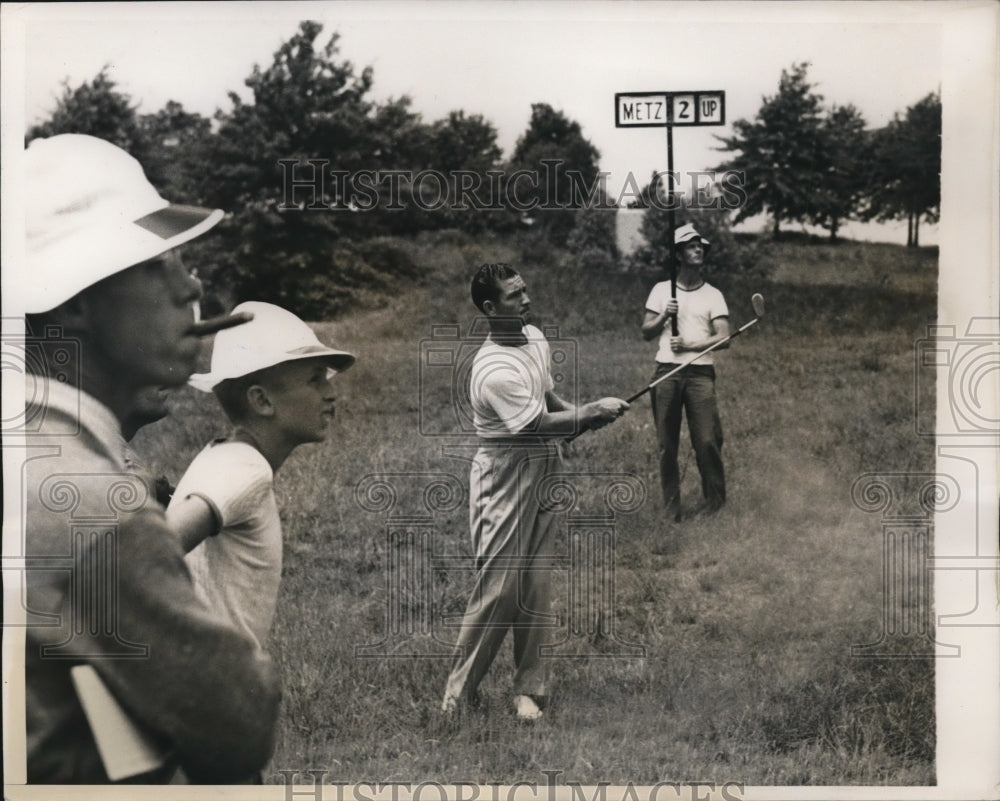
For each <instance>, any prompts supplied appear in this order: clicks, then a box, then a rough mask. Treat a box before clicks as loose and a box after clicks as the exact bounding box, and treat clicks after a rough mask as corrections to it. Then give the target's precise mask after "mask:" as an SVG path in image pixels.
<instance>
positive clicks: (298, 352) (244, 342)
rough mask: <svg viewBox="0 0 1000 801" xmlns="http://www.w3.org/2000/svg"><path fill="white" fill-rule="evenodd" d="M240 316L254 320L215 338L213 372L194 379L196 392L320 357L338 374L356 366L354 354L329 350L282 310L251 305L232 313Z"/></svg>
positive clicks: (238, 308) (197, 375)
mask: <svg viewBox="0 0 1000 801" xmlns="http://www.w3.org/2000/svg"><path fill="white" fill-rule="evenodd" d="M239 312H250V313H251V314H253V320H251V321H250V322H248V323H243V324H242V325H238V326H236V327H234V328H227V329H225V330H224V331H220V332H219V333H218V334H216V335H215V343H214V344H213V345H212V372H210V373H195V374H194V375H193V376H191V378H190V379H188V383H189V384H190V385H191V386H193V387H194V388H195V389H200V390H201V391H202V392H211V391H212V390H213V389H214V388H215V386H216V385H217V384H219V383H220V382H221V381H225V380H226V379H229V378H240V377H241V376H245V375H249V374H250V373H256V372H257V371H258V370H264V369H265V368H268V367H274V365H276V364H281V363H283V362H291V361H296V360H298V359H312V358H315V357H317V356H325V357H327V359H328V362H329V366H330V367H331V368H332V369H333V370H334V371H336V372H343V371H344V370H346V369H347V368H348V367H350V366H351V365H352V364H354V356H353V354H350V353H347V352H346V351H342V350H334V349H333V348H328V347H327V346H326V345H324V344H323V343H322V342H320V341H319V339H317V337H316V334H314V333H313V330H312V329H311V328H310V327H309V326H308V325H306V324H305V323H304V322H302V320H300V319H299V318H298V317H296V316H295V315H294V314H292V313H291V312H290V311H286V310H285V309H282V308H281V307H280V306H275V305H274V304H273V303H262V302H260V301H248V302H246V303H241V304H240V305H239V306H237V307H236V308H235V309H233V311H232V313H233V314H238V313H239Z"/></svg>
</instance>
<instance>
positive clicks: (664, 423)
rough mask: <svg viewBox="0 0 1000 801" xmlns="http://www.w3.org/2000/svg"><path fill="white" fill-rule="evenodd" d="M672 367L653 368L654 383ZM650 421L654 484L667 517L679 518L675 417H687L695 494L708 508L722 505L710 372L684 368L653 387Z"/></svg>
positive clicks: (719, 451)
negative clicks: (655, 453)
mask: <svg viewBox="0 0 1000 801" xmlns="http://www.w3.org/2000/svg"><path fill="white" fill-rule="evenodd" d="M676 367H677V365H675V364H657V366H656V373H655V375H654V376H653V378H654V380H655V379H656V378H659V377H660V376H661V375H663V374H664V373H668V372H670V371H671V370H673V369H675V368H676ZM652 396H653V397H652V406H653V420H654V421H655V422H656V434H657V441H658V443H659V448H660V485H661V487H662V488H663V502H664V504H665V506H666V509H667V515H668V516H670V517H673V518H674V519H679V518H680V511H681V491H680V471H679V470H678V467H677V456H678V450H679V446H680V438H681V414H682V412H686V413H687V421H688V431H689V432H690V434H691V445H692V446H693V447H694V454H695V458H696V459H697V462H698V471H699V472H700V473H701V491H702V494H703V495H704V496H705V501H706V502H707V505H708V508H709V509H710V510H712V511H715V510H717V509H719V508H720V507H721V506H722V505H723V504H724V503H725V502H726V476H725V471H724V470H723V466H722V421H721V420H720V419H719V407H718V404H717V403H716V401H715V368H714V367H712V366H711V365H698V364H695V365H690V366H689V367H685V368H684V369H683V370H681V371H680V372H678V373H677V374H676V375H674V376H672V377H670V378H668V379H666V380H665V381H663V382H661V383H659V384H657V385H656V386H655V387H653V391H652Z"/></svg>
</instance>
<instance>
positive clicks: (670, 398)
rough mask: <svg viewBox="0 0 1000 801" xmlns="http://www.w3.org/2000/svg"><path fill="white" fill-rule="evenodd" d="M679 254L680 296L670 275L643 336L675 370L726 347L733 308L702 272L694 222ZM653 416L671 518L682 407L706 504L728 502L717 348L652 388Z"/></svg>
mask: <svg viewBox="0 0 1000 801" xmlns="http://www.w3.org/2000/svg"><path fill="white" fill-rule="evenodd" d="M674 246H675V249H676V253H677V260H678V262H679V264H678V270H677V289H678V293H677V299H676V300H675V299H672V298H671V291H670V281H661V282H660V283H658V284H656V286H654V287H653V289H652V291H651V292H650V293H649V298H648V300H647V301H646V317H645V319H644V320H643V323H642V336H643V338H644V339H646V340H650V339H653V338H654V337H657V336H658V337H659V338H660V340H659V349H658V350H657V351H656V373H655V374H654V377H653V378H654V380H655V379H656V378H658V377H659V376H661V375H664V374H666V373H669V372H671V371H673V370H676V369H677V368H678V367H679V365H681V364H682V363H683V362H686V361H687V360H688V359H690V358H691V356H692V354H694V353H696V352H698V351H702V350H705V349H706V348H709V347H712V346H713V345H716V343H718V346H717V349H718V350H721V349H723V348H728V347H729V342H728V341H723V340H726V339H727V337H729V309H728V308H727V307H726V299H725V298H724V297H723V296H722V293H721V292H720V291H719V290H718V289H716V288H715V287H714V286H712V285H711V284H709V283H708V282H707V281H705V279H704V278H703V277H702V274H701V271H702V267H703V266H704V262H705V254H706V253H707V251H708V248H709V242H708V240H707V239H705V238H704V237H703V236H702V235H701V234H699V233H698V231H697V230H696V229H695V227H694V226H693V225H690V224H688V225H682V226H681V227H680V228H678V229H677V230H676V231H675V232H674ZM675 315H676V317H677V329H678V336H672V335H671V326H670V318H671V317H672V316H675ZM652 407H653V419H654V421H655V423H656V434H657V440H658V443H659V450H660V484H661V486H662V488H663V503H664V505H665V506H666V512H667V519H668V520H669V519H673V520H674V521H676V522H679V521H680V520H681V496H680V472H679V470H678V467H677V455H678V449H679V445H680V434H681V412H682V410H686V411H687V421H688V430H689V431H690V433H691V445H692V447H693V448H694V453H695V458H696V460H697V462H698V471H699V472H700V473H701V488H702V494H703V495H704V497H705V505H706V506H705V508H706V510H707V511H708V512H709V513H712V512H716V511H718V510H719V509H720V508H722V505H723V504H724V503H725V502H726V478H725V473H724V471H723V466H722V423H721V421H720V420H719V409H718V405H717V403H716V400H715V367H714V365H713V358H712V353H706V354H703V355H701V356H699V357H698V358H696V359H694V361H693V362H692V363H691V364H690V365H689V366H687V367H684V368H683V369H681V370H677V373H676V375H673V376H671V377H670V378H667V379H665V380H663V381H661V382H660V383H659V384H657V385H656V387H654V388H653V394H652Z"/></svg>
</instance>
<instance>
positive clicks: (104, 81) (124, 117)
mask: <svg viewBox="0 0 1000 801" xmlns="http://www.w3.org/2000/svg"><path fill="white" fill-rule="evenodd" d="M109 69H110V68H109V67H108V66H104V67H102V68H101V71H100V72H98V73H97V75H96V76H94V78H93V80H91V81H89V82H88V81H84V82H83V83H82V84H80V85H79V86H78V87H76V88H75V89H71V88H70V86H69V83H68V82H67V81H63V93H62V96H61V97H60V98H59V99H58V100H57V101H56V107H55V108H54V109H53V111H52V114H51V115H50V117H49V118H48V119H47V120H45V121H44V122H42V123H39V124H38V125H34V126H32V127H31V128H30V129H29V130H28V133H27V136H26V141H27V142H30V141H31V140H32V139H37V138H39V137H47V136H55V135H56V134H63V133H80V134H89V135H90V136H96V137H98V138H100V139H105V140H107V141H108V142H111V143H112V144H115V145H118V147H120V148H122V149H123V150H125V151H126V152H127V153H129V154H130V155H131V156H133V157H134V158H136V159H138V160H139V163H141V164H145V163H146V161H147V160H148V159H147V154H148V151H149V148H148V143H147V141H146V138H145V136H144V134H143V131H142V130H141V128H140V126H139V119H138V116H137V115H136V106H134V105H133V104H132V98H131V97H129V95H127V94H125V93H124V92H121V91H119V90H118V89H117V88H116V86H117V85H116V84H115V82H114V81H113V80H112V79H111V78H110V77H109V76H108V70H109Z"/></svg>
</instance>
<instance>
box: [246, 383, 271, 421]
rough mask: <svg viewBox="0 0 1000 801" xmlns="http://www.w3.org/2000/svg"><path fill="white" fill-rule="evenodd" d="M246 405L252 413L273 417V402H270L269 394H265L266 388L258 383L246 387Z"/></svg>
mask: <svg viewBox="0 0 1000 801" xmlns="http://www.w3.org/2000/svg"><path fill="white" fill-rule="evenodd" d="M247 405H248V406H249V407H250V410H251V411H252V412H253V413H254V414H256V415H258V416H260V417H274V404H273V403H271V396H270V395H268V394H267V388H266V387H263V386H261V385H260V384H252V385H251V386H249V387H247Z"/></svg>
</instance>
